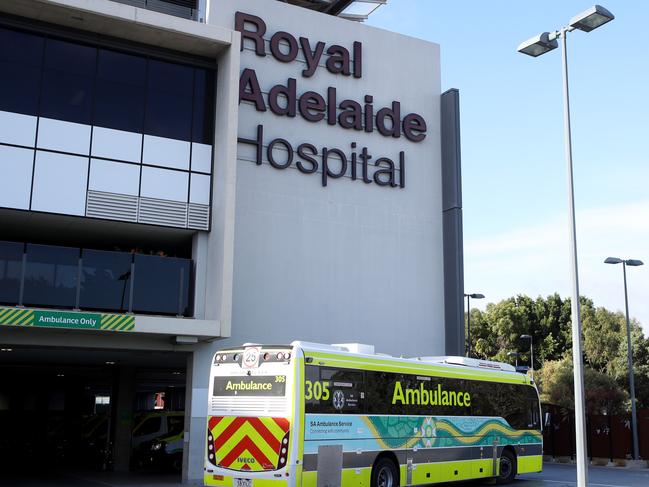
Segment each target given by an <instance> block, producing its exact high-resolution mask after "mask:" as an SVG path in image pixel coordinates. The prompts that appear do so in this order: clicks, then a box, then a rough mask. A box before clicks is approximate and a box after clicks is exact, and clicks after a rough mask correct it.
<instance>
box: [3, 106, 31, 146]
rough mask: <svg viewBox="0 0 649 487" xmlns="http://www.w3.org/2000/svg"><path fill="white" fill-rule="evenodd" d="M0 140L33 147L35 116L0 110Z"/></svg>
mask: <svg viewBox="0 0 649 487" xmlns="http://www.w3.org/2000/svg"><path fill="white" fill-rule="evenodd" d="M0 142H2V143H5V144H15V145H25V146H27V147H34V144H35V143H36V117H33V116H31V115H23V114H21V113H13V112H3V111H1V110H0Z"/></svg>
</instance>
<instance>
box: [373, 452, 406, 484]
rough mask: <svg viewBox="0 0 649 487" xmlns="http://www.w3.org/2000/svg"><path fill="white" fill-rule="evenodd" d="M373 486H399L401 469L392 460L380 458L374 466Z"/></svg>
mask: <svg viewBox="0 0 649 487" xmlns="http://www.w3.org/2000/svg"><path fill="white" fill-rule="evenodd" d="M370 485H371V487H399V470H398V469H397V466H396V465H395V464H394V462H393V461H392V460H390V459H389V458H386V457H382V458H379V459H378V461H377V462H376V463H375V464H374V467H373V468H372V483H371V484H370Z"/></svg>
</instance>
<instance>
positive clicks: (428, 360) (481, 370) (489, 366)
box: [291, 341, 534, 384]
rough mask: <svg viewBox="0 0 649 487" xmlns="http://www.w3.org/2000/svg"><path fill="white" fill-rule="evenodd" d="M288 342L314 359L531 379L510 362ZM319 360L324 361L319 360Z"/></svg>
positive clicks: (462, 375)
mask: <svg viewBox="0 0 649 487" xmlns="http://www.w3.org/2000/svg"><path fill="white" fill-rule="evenodd" d="M291 346H293V347H295V348H300V349H301V350H303V351H304V353H305V356H307V357H308V356H310V355H311V356H315V357H318V359H327V358H328V359H329V360H327V362H332V361H333V362H340V361H343V362H353V363H355V364H356V365H357V366H360V367H362V368H376V369H383V368H386V369H395V371H397V369H398V370H399V371H402V372H406V373H416V372H417V370H420V371H421V372H423V371H424V370H425V371H426V372H432V373H435V374H439V375H443V376H449V377H457V378H467V379H469V378H471V379H482V380H496V381H503V382H518V383H521V382H522V383H530V384H533V383H534V381H533V380H532V379H531V378H530V377H529V376H528V375H526V374H522V373H519V372H516V369H515V368H514V367H513V366H511V365H510V364H505V363H502V362H494V361H490V360H481V359H475V358H469V357H456V356H430V357H413V358H404V357H393V356H391V355H388V354H384V353H376V352H375V351H374V346H373V345H366V344H360V343H336V344H331V345H329V344H324V343H313V342H304V341H294V342H292V343H291ZM319 363H321V364H324V363H323V362H320V360H319ZM330 365H333V363H330ZM341 365H342V364H341ZM407 369H410V370H407Z"/></svg>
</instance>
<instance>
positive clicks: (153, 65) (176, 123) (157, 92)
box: [144, 60, 194, 141]
mask: <svg viewBox="0 0 649 487" xmlns="http://www.w3.org/2000/svg"><path fill="white" fill-rule="evenodd" d="M193 83H194V70H193V68H190V67H188V66H181V65H179V64H172V63H167V62H164V61H156V60H150V61H149V73H148V86H147V94H146V115H145V126H144V132H145V133H146V134H149V135H156V136H158V137H168V138H170V139H181V140H186V141H189V140H190V138H191V129H192V92H193Z"/></svg>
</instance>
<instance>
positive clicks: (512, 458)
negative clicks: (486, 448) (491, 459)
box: [496, 449, 516, 484]
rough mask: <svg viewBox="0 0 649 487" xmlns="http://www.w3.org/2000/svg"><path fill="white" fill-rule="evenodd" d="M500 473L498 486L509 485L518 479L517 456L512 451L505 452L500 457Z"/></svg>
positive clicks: (497, 481)
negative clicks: (515, 478)
mask: <svg viewBox="0 0 649 487" xmlns="http://www.w3.org/2000/svg"><path fill="white" fill-rule="evenodd" d="M499 467H500V471H499V472H498V477H497V478H496V483H497V484H508V483H510V482H511V481H513V480H514V477H516V455H514V454H513V453H512V452H511V451H510V450H507V449H505V450H503V453H502V455H501V457H500V465H499Z"/></svg>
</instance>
